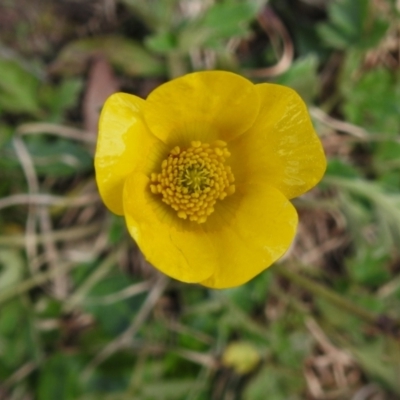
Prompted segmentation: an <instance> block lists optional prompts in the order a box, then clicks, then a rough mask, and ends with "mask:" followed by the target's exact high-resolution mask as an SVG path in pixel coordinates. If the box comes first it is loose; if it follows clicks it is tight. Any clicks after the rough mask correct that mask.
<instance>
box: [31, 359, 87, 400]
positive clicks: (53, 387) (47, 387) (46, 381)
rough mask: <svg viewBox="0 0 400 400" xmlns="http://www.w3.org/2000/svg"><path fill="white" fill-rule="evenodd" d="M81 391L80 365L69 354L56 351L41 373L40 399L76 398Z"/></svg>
mask: <svg viewBox="0 0 400 400" xmlns="http://www.w3.org/2000/svg"><path fill="white" fill-rule="evenodd" d="M79 392H80V384H79V365H78V363H77V361H76V360H75V359H74V358H73V357H72V356H69V355H67V354H61V353H56V354H54V355H53V356H52V357H50V358H49V359H48V360H47V361H46V363H45V364H44V366H43V368H42V370H41V371H40V374H39V382H38V387H37V399H38V400H55V399H57V400H76V398H77V396H78V394H79Z"/></svg>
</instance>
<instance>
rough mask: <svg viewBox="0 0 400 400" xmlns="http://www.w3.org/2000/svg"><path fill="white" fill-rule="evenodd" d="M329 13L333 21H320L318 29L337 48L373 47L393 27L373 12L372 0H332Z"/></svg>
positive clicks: (326, 40)
mask: <svg viewBox="0 0 400 400" xmlns="http://www.w3.org/2000/svg"><path fill="white" fill-rule="evenodd" d="M328 15H329V22H327V23H321V24H319V25H318V27H317V32H318V34H319V36H320V37H321V39H322V40H323V41H324V42H325V44H326V45H327V46H329V47H333V48H337V49H345V48H347V47H349V46H355V47H358V48H370V47H373V46H375V45H376V44H377V43H378V42H379V40H381V39H382V37H383V35H384V34H385V33H386V30H387V29H388V27H389V23H388V22H386V21H383V20H381V19H378V18H377V16H376V15H375V14H373V9H372V6H371V2H370V1H369V0H336V1H332V2H330V3H329V6H328Z"/></svg>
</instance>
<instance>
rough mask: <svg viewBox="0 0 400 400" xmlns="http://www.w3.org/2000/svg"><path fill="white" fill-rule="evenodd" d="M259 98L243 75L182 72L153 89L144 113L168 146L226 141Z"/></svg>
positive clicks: (244, 124) (253, 112)
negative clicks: (218, 140) (180, 74)
mask: <svg viewBox="0 0 400 400" xmlns="http://www.w3.org/2000/svg"><path fill="white" fill-rule="evenodd" d="M258 109H259V99H258V94H257V91H256V89H255V86H254V85H253V84H252V83H251V82H250V81H248V80H247V79H245V78H243V77H241V76H239V75H236V74H233V73H230V72H222V71H206V72H197V73H192V74H188V75H185V76H183V77H181V78H178V79H174V80H172V81H170V82H167V83H165V84H163V85H161V86H159V87H158V88H157V89H155V90H154V91H153V92H152V93H151V94H150V95H149V97H148V98H147V100H146V105H145V107H144V116H145V120H146V123H147V125H148V126H149V128H150V130H151V131H152V133H153V134H154V135H155V136H157V137H158V138H159V139H160V140H162V141H163V142H164V143H167V144H168V145H170V146H175V145H179V146H187V145H189V144H190V142H191V141H192V140H200V141H206V142H209V141H213V140H215V139H222V140H225V141H229V140H231V139H233V138H234V137H236V136H238V135H240V134H241V133H243V132H244V131H245V130H247V129H248V128H249V127H250V126H251V125H252V124H253V122H254V120H255V118H256V116H257V115H258Z"/></svg>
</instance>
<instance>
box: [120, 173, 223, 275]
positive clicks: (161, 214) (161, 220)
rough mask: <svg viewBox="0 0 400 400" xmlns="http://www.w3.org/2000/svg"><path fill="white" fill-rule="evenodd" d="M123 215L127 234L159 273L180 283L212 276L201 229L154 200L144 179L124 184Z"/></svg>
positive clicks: (209, 254) (209, 250) (207, 240)
mask: <svg viewBox="0 0 400 400" xmlns="http://www.w3.org/2000/svg"><path fill="white" fill-rule="evenodd" d="M124 213H125V220H126V224H127V227H128V230H129V233H130V234H131V236H132V237H133V238H134V239H135V241H136V243H137V244H138V246H139V247H140V249H141V250H142V252H143V254H144V255H145V257H146V259H147V260H148V261H149V262H150V263H151V264H153V265H154V266H156V267H157V268H158V269H159V270H160V271H162V272H164V273H165V274H167V275H169V276H171V277H173V278H175V279H178V280H180V281H183V282H200V281H201V280H204V279H206V278H207V277H209V276H210V275H211V274H212V273H213V271H214V269H215V263H216V261H215V260H216V257H215V255H214V252H213V243H212V242H211V240H210V238H209V237H208V236H207V235H205V234H204V232H203V231H202V227H201V225H199V224H196V223H189V222H187V221H184V220H180V219H179V218H178V217H177V215H176V212H175V211H173V210H172V209H170V207H169V206H167V205H165V204H164V203H163V202H162V201H160V199H159V198H158V197H156V196H154V195H153V194H152V193H151V192H150V190H149V179H148V177H147V176H146V175H144V174H142V173H133V174H131V175H130V176H129V177H128V179H127V180H126V183H125V188H124Z"/></svg>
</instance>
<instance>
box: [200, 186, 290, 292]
mask: <svg viewBox="0 0 400 400" xmlns="http://www.w3.org/2000/svg"><path fill="white" fill-rule="evenodd" d="M225 200H226V201H223V202H220V203H219V204H218V206H217V207H216V210H215V213H214V214H213V215H212V216H211V217H212V219H211V220H210V222H209V223H208V224H207V223H206V228H205V232H206V233H207V234H208V236H209V238H210V239H211V241H212V243H213V244H214V247H215V248H216V251H217V259H216V260H214V263H215V266H216V268H215V271H214V273H213V275H211V277H209V278H207V279H206V280H204V281H202V282H201V284H202V285H204V286H208V287H212V288H228V287H233V286H238V285H241V284H243V283H246V282H247V281H249V280H250V279H252V278H254V277H255V276H256V275H258V274H259V273H260V272H261V271H263V270H264V269H265V268H267V267H269V266H270V265H271V264H272V263H273V262H274V261H276V260H277V259H279V258H280V257H281V256H282V255H283V254H284V253H285V252H286V251H287V249H288V248H289V246H290V244H291V243H292V241H293V238H294V236H295V233H296V227H297V220H298V217H297V212H296V210H295V208H294V207H293V205H292V204H291V203H290V202H289V201H288V200H287V199H286V198H285V196H283V195H282V193H280V192H279V191H278V190H276V189H275V188H273V187H271V186H268V185H266V184H264V183H250V184H249V183H248V184H246V185H244V188H242V189H239V191H238V193H235V194H234V195H233V196H231V197H228V198H226V199H225ZM217 227H219V229H218V228H217Z"/></svg>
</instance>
